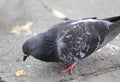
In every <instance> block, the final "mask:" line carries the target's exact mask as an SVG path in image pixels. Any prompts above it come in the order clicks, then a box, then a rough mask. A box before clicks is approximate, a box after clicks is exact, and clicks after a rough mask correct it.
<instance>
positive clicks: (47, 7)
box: [43, 3, 52, 11]
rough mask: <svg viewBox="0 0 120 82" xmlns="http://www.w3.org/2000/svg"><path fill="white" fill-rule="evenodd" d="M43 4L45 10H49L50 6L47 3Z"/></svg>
mask: <svg viewBox="0 0 120 82" xmlns="http://www.w3.org/2000/svg"><path fill="white" fill-rule="evenodd" d="M43 5H44V7H45V8H46V9H47V10H49V11H51V10H52V7H51V6H50V5H49V4H47V3H44V4H43Z"/></svg>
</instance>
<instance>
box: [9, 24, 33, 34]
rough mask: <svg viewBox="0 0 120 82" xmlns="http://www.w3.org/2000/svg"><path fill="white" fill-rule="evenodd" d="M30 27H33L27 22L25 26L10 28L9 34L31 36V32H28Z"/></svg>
mask: <svg viewBox="0 0 120 82" xmlns="http://www.w3.org/2000/svg"><path fill="white" fill-rule="evenodd" d="M31 25H33V23H32V22H27V23H26V24H25V25H16V26H14V27H13V28H12V30H11V31H10V33H13V34H16V35H20V34H25V35H31V34H32V31H31V30H30V27H31Z"/></svg>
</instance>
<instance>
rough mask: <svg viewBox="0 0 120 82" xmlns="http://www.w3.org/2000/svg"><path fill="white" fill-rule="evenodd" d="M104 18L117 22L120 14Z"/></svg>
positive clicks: (119, 19)
mask: <svg viewBox="0 0 120 82" xmlns="http://www.w3.org/2000/svg"><path fill="white" fill-rule="evenodd" d="M103 20H107V21H110V22H117V21H120V16H115V17H110V18H105V19H103Z"/></svg>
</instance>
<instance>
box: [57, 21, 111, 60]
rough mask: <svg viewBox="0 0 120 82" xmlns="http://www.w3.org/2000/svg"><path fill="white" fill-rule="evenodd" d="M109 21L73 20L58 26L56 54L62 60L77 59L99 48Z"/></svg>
mask: <svg viewBox="0 0 120 82" xmlns="http://www.w3.org/2000/svg"><path fill="white" fill-rule="evenodd" d="M108 25H109V23H108V22H106V21H100V20H94V21H93V20H89V21H88V20H87V21H85V20H82V21H74V22H71V23H69V24H68V25H66V26H64V27H63V28H62V26H61V28H59V32H58V36H57V51H58V56H59V58H60V59H61V60H63V61H68V62H69V61H78V60H80V59H82V58H85V57H87V56H88V55H90V54H91V53H92V52H94V51H95V50H97V49H98V48H100V45H101V44H102V42H103V41H104V38H105V36H106V35H107V32H108V29H109V26H108Z"/></svg>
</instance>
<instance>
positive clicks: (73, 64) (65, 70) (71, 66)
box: [62, 62, 76, 74]
mask: <svg viewBox="0 0 120 82" xmlns="http://www.w3.org/2000/svg"><path fill="white" fill-rule="evenodd" d="M75 65H76V62H74V63H72V64H71V65H70V66H69V67H68V68H66V69H64V70H62V72H63V73H65V72H67V71H69V72H70V74H72V70H73V68H74V66H75Z"/></svg>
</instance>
